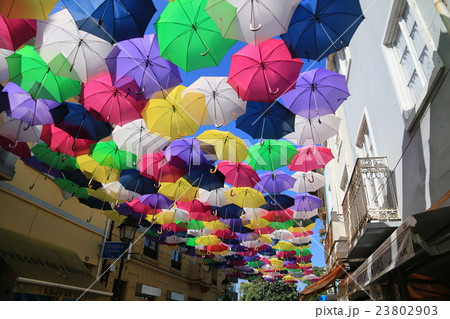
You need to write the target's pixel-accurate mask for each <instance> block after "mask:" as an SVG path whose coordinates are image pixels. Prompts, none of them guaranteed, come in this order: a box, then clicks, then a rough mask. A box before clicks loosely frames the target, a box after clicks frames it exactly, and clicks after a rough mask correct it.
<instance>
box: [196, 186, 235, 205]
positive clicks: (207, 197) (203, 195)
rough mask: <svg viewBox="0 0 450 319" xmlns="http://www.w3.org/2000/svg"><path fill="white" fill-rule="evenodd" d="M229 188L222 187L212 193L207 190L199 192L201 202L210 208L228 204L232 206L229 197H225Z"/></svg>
mask: <svg viewBox="0 0 450 319" xmlns="http://www.w3.org/2000/svg"><path fill="white" fill-rule="evenodd" d="M228 188H229V187H227V186H225V187H221V188H216V189H213V190H211V191H207V190H205V189H200V190H199V197H198V199H199V201H201V202H203V203H205V204H208V205H210V206H216V207H222V206H225V205H227V204H230V202H229V201H228V199H227V197H226V196H225V192H226V191H227V189H228Z"/></svg>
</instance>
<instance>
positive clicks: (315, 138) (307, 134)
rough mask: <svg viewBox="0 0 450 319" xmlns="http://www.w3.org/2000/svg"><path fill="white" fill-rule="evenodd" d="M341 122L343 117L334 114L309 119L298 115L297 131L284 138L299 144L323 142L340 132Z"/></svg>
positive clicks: (296, 118)
mask: <svg viewBox="0 0 450 319" xmlns="http://www.w3.org/2000/svg"><path fill="white" fill-rule="evenodd" d="M319 121H320V122H319ZM340 123H341V119H340V118H339V117H337V116H336V115H334V114H327V115H324V116H321V117H315V118H312V119H309V120H308V119H306V118H304V117H301V116H296V117H295V132H292V133H289V134H287V135H285V136H284V138H285V139H287V140H289V141H291V142H293V143H295V144H297V145H307V144H322V143H323V142H325V141H326V140H327V139H329V138H330V137H333V136H334V135H336V134H337V133H338V131H339V124H340Z"/></svg>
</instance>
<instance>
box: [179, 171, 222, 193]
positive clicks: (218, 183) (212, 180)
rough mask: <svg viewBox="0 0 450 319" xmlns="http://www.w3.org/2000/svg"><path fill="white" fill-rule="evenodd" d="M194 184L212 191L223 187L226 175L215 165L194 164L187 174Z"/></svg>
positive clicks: (190, 181) (187, 178)
mask: <svg viewBox="0 0 450 319" xmlns="http://www.w3.org/2000/svg"><path fill="white" fill-rule="evenodd" d="M185 178H186V180H188V181H189V183H191V184H192V185H193V186H195V187H199V188H202V189H205V190H207V191H212V190H214V189H217V188H222V187H223V185H224V183H225V176H224V175H223V174H222V173H221V172H220V171H218V170H214V167H212V168H211V167H208V166H194V167H193V168H192V169H191V170H190V171H189V172H188V174H187V175H186V176H185Z"/></svg>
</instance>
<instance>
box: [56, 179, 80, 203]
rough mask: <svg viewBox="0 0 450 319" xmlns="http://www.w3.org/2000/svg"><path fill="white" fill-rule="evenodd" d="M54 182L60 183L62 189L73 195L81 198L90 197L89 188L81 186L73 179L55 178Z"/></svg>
mask: <svg viewBox="0 0 450 319" xmlns="http://www.w3.org/2000/svg"><path fill="white" fill-rule="evenodd" d="M53 182H54V183H55V184H56V185H58V186H59V187H60V188H61V189H62V190H65V191H66V192H68V193H70V194H72V196H76V197H79V198H84V199H88V197H89V193H88V191H87V188H85V187H81V186H80V185H78V184H77V183H74V182H72V181H71V180H68V179H65V178H55V179H54V180H53Z"/></svg>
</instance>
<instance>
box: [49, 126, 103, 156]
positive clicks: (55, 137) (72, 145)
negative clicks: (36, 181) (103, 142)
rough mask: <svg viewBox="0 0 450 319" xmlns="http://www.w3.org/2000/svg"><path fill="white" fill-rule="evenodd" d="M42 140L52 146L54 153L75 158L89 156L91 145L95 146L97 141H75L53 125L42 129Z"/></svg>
mask: <svg viewBox="0 0 450 319" xmlns="http://www.w3.org/2000/svg"><path fill="white" fill-rule="evenodd" d="M41 140H42V141H44V142H45V143H46V144H47V145H48V146H50V148H51V149H52V150H53V151H55V152H60V153H64V154H67V155H70V156H74V157H76V156H81V155H85V154H89V150H90V147H91V145H93V144H95V141H92V140H88V139H83V138H78V139H75V138H73V137H72V136H71V135H70V134H68V133H67V132H66V131H63V130H62V129H60V128H58V127H56V126H55V125H53V124H47V125H44V126H43V127H42V133H41Z"/></svg>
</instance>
